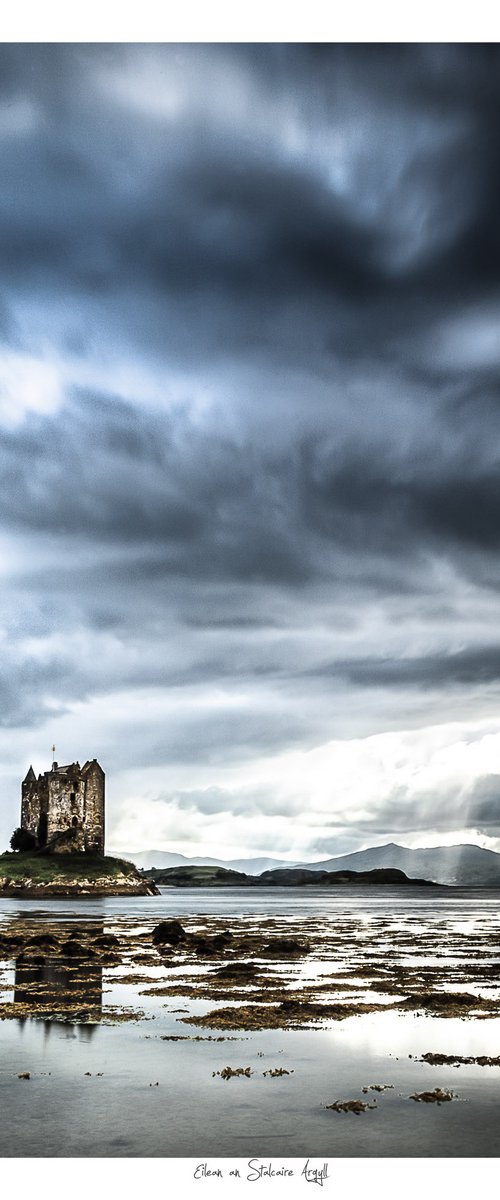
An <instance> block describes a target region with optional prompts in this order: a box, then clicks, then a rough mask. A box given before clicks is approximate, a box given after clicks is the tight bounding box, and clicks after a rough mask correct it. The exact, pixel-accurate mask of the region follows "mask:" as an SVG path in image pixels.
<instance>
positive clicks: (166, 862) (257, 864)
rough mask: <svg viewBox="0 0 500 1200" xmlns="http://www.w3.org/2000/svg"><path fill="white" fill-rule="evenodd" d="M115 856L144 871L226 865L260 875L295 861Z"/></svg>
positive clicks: (160, 853)
mask: <svg viewBox="0 0 500 1200" xmlns="http://www.w3.org/2000/svg"><path fill="white" fill-rule="evenodd" d="M109 853H111V851H110V852H109ZM117 857H119V858H126V859H128V861H129V862H133V863H135V865H136V867H142V868H143V870H145V871H147V870H149V869H150V868H151V867H163V868H164V869H165V868H167V867H185V866H193V867H227V868H228V870H231V871H243V872H244V874H245V875H261V874H262V871H272V870H273V869H274V867H293V866H295V863H290V862H285V861H284V860H283V859H282V858H232V859H229V860H228V859H224V858H203V857H201V858H196V857H193V858H186V855H185V854H174V853H170V852H169V851H168V850H142V851H140V852H139V853H138V854H132V853H131V854H128V853H127V852H126V851H123V853H122V854H120V855H117ZM305 865H306V866H307V865H308V864H307V863H306V864H305Z"/></svg>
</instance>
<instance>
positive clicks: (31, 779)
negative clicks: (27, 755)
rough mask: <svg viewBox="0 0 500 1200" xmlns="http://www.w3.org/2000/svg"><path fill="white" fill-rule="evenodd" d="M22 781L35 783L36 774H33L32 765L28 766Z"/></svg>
mask: <svg viewBox="0 0 500 1200" xmlns="http://www.w3.org/2000/svg"><path fill="white" fill-rule="evenodd" d="M23 782H24V783H36V775H35V772H34V770H33V767H32V766H30V769H29V771H28V773H27V775H26V776H25V778H24V780H23Z"/></svg>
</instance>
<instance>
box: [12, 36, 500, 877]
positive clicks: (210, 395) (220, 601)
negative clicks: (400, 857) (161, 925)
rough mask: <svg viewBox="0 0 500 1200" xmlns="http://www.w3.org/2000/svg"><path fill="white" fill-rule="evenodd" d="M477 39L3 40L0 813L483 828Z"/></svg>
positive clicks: (481, 135)
mask: <svg viewBox="0 0 500 1200" xmlns="http://www.w3.org/2000/svg"><path fill="white" fill-rule="evenodd" d="M499 127H500V50H499V48H498V46H496V45H480V44H471V45H453V44H449V45H433V44H429V45H422V46H420V45H413V44H409V45H387V46H385V45H376V44H368V45H328V44H325V45H323V44H322V45H317V46H316V45H300V44H297V45H274V44H255V45H245V44H239V45H234V46H231V45H210V44H207V45H197V44H189V45H177V44H166V45H165V44H163V45H162V44H152V45H148V44H120V45H95V44H89V45H85V44H74V45H64V44H62V45H43V44H42V45H37V44H31V45H30V44H24V45H17V46H16V45H4V46H3V47H1V49H0V143H1V152H0V163H1V167H0V171H1V181H2V186H1V188H0V338H1V345H0V356H1V358H0V479H1V501H0V511H1V525H0V548H1V555H0V566H1V571H2V585H3V586H2V593H1V607H2V611H1V624H0V629H1V642H2V646H1V648H2V656H1V663H2V669H1V680H0V689H1V701H2V702H1V706H0V714H1V728H0V751H1V753H0V765H1V775H2V778H1V787H2V805H1V810H0V811H1V818H0V835H1V840H2V845H6V844H7V842H8V838H9V836H10V833H11V831H12V829H13V828H14V826H15V825H16V824H18V821H19V789H20V779H21V778H22V776H23V775H24V774H25V773H26V770H27V768H28V766H29V764H30V762H32V763H33V765H34V767H35V769H36V770H37V771H38V770H46V769H47V768H48V767H49V766H50V762H51V757H52V756H51V749H50V748H51V746H52V743H53V742H55V744H56V747H57V751H56V757H57V759H58V760H59V762H68V761H72V760H74V759H79V760H80V761H84V760H85V759H86V758H89V757H90V758H92V757H97V758H98V759H99V761H100V762H101V764H102V766H103V767H104V769H105V771H106V775H107V804H108V845H109V846H110V847H112V848H114V849H116V850H122V851H125V850H130V851H133V850H141V849H147V848H150V847H156V848H163V849H171V850H176V851H180V852H181V853H185V854H211V855H215V856H220V855H222V856H223V857H235V856H240V855H243V854H244V855H248V856H250V855H257V854H261V853H262V854H270V855H274V856H278V857H282V858H289V859H291V860H294V859H299V858H300V859H307V858H309V859H310V860H317V859H319V858H322V857H328V856H330V855H332V854H341V853H347V852H349V851H350V850H352V849H358V848H361V847H362V846H366V845H371V844H375V843H381V842H384V841H389V840H396V841H400V842H403V843H404V844H407V845H425V844H435V843H438V842H456V841H475V842H479V843H480V844H483V845H488V846H491V847H492V848H493V849H499V850H500V623H499V615H500V596H499V592H500V374H499V368H500V261H499V260H500V245H499V239H500V226H499V222H498V211H499V203H500V139H499V134H498V130H499Z"/></svg>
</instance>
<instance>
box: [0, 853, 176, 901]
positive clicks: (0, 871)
mask: <svg viewBox="0 0 500 1200" xmlns="http://www.w3.org/2000/svg"><path fill="white" fill-rule="evenodd" d="M156 894H157V888H156V885H155V884H154V882H153V881H152V880H149V879H146V878H145V877H144V875H142V874H141V873H140V872H139V871H138V870H137V867H135V866H134V864H133V863H131V862H127V861H126V860H125V859H123V858H111V857H110V856H108V855H102V854H89V853H87V852H83V851H82V852H81V853H78V852H72V853H71V854H41V853H40V852H39V851H38V852H36V851H33V850H28V851H13V852H9V851H7V852H6V853H5V854H0V896H17V897H21V898H22V897H26V898H27V899H30V898H31V897H37V896H39V897H41V896H54V897H57V896H155V895H156Z"/></svg>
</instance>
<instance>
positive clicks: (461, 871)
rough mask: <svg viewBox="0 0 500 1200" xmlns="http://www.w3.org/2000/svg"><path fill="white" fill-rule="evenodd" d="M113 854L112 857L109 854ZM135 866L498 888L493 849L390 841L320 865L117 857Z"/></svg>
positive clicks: (149, 853) (156, 853) (159, 854)
mask: <svg viewBox="0 0 500 1200" xmlns="http://www.w3.org/2000/svg"><path fill="white" fill-rule="evenodd" d="M112 853H115V852H114V851H112ZM120 857H122V858H127V859H129V861H130V862H133V863H135V865H136V866H137V867H142V868H143V869H145V870H147V869H148V868H151V867H158V868H160V867H163V868H165V867H180V866H187V865H188V864H191V865H193V866H214V867H226V868H227V869H229V870H232V871H243V872H244V873H245V874H246V875H261V874H262V872H263V871H273V870H275V869H278V868H280V867H283V868H287V869H289V868H291V867H303V868H305V869H306V870H308V871H339V870H344V871H373V870H377V869H380V868H387V867H395V868H396V869H397V870H399V871H404V872H405V874H406V875H409V876H410V877H412V878H419V879H422V878H424V879H433V880H434V881H435V882H436V883H448V884H456V885H457V886H462V887H474V886H476V887H477V886H482V887H488V886H490V887H498V886H500V854H497V853H495V851H494V850H483V849H482V847H481V846H473V845H464V846H430V847H426V848H423V849H420V850H410V849H409V848H408V847H407V846H398V845H396V843H395V842H389V843H388V844H387V845H386V846H371V847H370V848H369V849H367V850H357V851H355V852H354V854H343V855H341V856H339V857H338V858H327V859H323V860H322V861H321V862H315V863H309V862H296V863H291V862H287V861H285V860H284V859H279V858H233V859H229V860H227V859H226V860H225V859H223V858H203V857H196V858H187V857H186V856H185V855H183V854H173V853H169V852H168V851H165V850H145V851H142V852H140V853H138V854H122V855H121V856H120Z"/></svg>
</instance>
